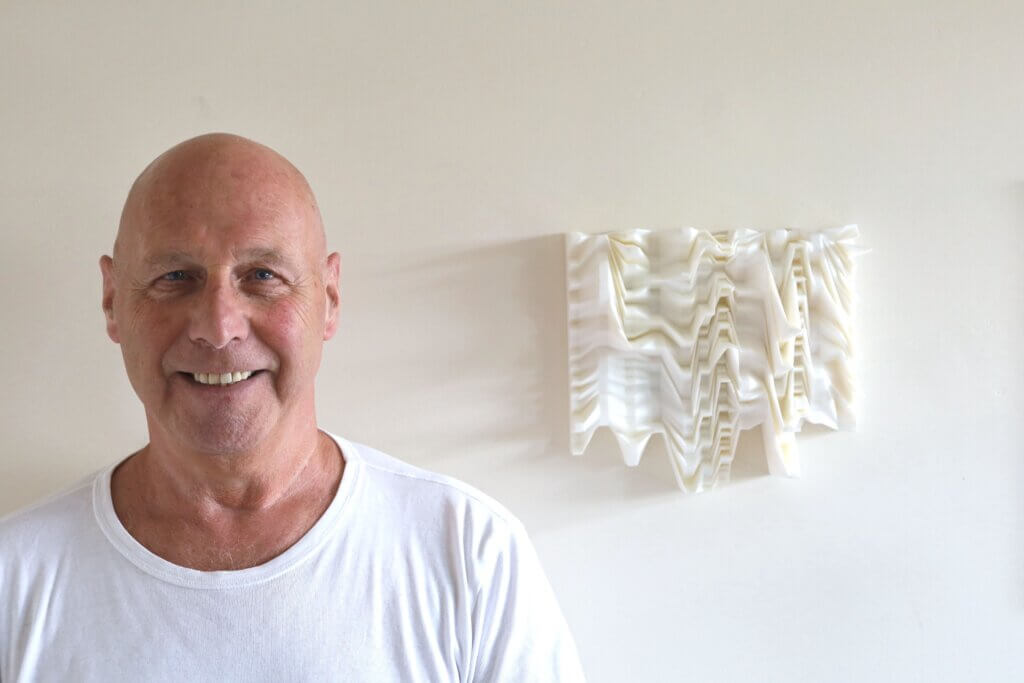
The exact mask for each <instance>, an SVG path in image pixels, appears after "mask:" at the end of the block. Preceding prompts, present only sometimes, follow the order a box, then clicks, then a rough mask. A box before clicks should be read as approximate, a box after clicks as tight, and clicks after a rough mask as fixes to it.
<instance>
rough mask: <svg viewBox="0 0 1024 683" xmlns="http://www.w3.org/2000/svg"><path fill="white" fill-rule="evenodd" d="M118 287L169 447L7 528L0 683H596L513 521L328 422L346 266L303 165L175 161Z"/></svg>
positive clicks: (140, 187)
mask: <svg viewBox="0 0 1024 683" xmlns="http://www.w3.org/2000/svg"><path fill="white" fill-rule="evenodd" d="M100 269H101V271H102V275H103V311H104V314H105V316H106V325H107V333H108V335H109V336H110V338H111V339H112V340H113V341H114V342H116V343H118V344H120V347H121V352H122V355H123V357H124V363H125V368H126V370H127V373H128V378H129V380H130V381H131V384H132V387H133V388H134V390H135V392H136V393H137V394H138V396H139V398H140V400H141V401H142V403H143V406H144V407H145V412H146V420H147V425H148V430H149V443H148V444H147V445H146V446H145V447H143V448H142V449H141V450H139V451H138V452H136V453H134V454H133V455H131V456H129V457H127V458H126V459H124V460H122V461H121V462H120V463H119V464H117V465H115V466H112V467H110V468H108V469H106V470H104V471H102V472H100V473H99V474H98V475H96V476H94V477H90V478H89V479H88V480H87V481H86V482H84V483H82V484H81V485H79V486H77V487H75V488H74V489H72V490H71V491H69V492H67V493H64V494H62V495H60V496H57V497H55V498H53V499H51V500H49V501H46V502H44V503H42V504H39V505H37V506H35V507H34V508H31V509H29V510H27V511H23V512H20V513H16V514H14V515H12V516H10V517H8V518H7V519H5V520H3V521H2V522H0V605H2V612H0V681H3V682H5V683H6V682H13V681H29V680H45V681H51V680H73V681H99V680H103V681H165V680H166V681H172V680H173V681H254V680H265V681H327V680H344V681H520V680H522V681H554V680H559V681H566V680H581V679H582V674H581V672H580V668H579V662H578V658H577V655H576V651H575V647H574V645H573V642H572V639H571V637H570V635H569V633H568V631H567V628H566V626H565V622H564V620H563V618H562V616H561V614H560V612H559V610H558V607H557V605H556V603H555V600H554V598H553V596H552V594H551V590H550V587H549V586H548V584H547V581H546V579H545V578H544V576H543V573H542V572H541V569H540V567H539V563H538V561H537V557H536V555H535V553H534V551H533V548H532V547H531V545H530V543H529V541H528V540H527V538H526V535H525V532H524V531H523V528H522V526H521V525H520V523H519V522H518V521H517V520H516V519H515V518H514V517H512V515H510V514H509V513H508V512H507V511H506V510H504V509H503V508H502V507H501V506H500V505H498V504H497V503H495V502H493V501H492V500H490V499H489V498H487V497H486V496H484V495H482V494H480V493H479V492H477V491H475V490H474V489H472V488H470V487H468V486H466V485H464V484H462V483H460V482H457V481H454V480H452V479H450V478H447V477H443V476H440V475H435V474H431V473H429V472H425V471H423V470H420V469H417V468H414V467H411V466H408V465H405V464H403V463H401V462H399V461H398V460H395V459H393V458H391V457H389V456H387V455H385V454H383V453H380V452H378V451H376V450H373V449H371V448H368V447H366V446H362V445H356V444H353V443H350V442H348V441H346V440H345V439H342V438H340V437H337V436H332V435H329V434H327V433H325V432H324V431H321V430H320V429H319V428H318V427H317V423H316V418H315V406H314V390H313V389H314V378H315V375H316V372H317V369H318V367H319V364H320V357H321V350H322V346H323V342H324V341H326V340H327V339H330V338H331V336H332V335H333V334H334V332H335V330H336V328H337V324H338V308H339V299H340V295H339V289H338V271H339V256H338V254H337V253H332V254H328V253H327V249H326V242H325V237H324V231H323V226H322V224H321V219H320V214H319V210H318V208H317V204H316V200H315V198H314V197H313V193H312V191H311V190H310V188H309V185H308V184H307V183H306V180H305V178H303V176H302V174H301V173H299V171H298V170H297V169H296V168H295V167H294V166H292V165H291V164H290V163H289V162H288V161H287V160H285V159H284V158H283V157H281V156H279V155H278V154H276V153H275V152H273V151H272V150H270V149H268V148H266V147H263V146H262V145H259V144H256V143H254V142H252V141H249V140H246V139H244V138H239V137H236V136H231V135H223V134H216V135H206V136H202V137H199V138H194V139H192V140H188V141H186V142H184V143H181V144H180V145H178V146H176V147H173V148H172V149H170V150H168V151H167V152H165V153H164V154H163V155H161V156H160V157H158V158H157V159H156V160H155V161H154V162H153V163H152V164H150V165H149V167H147V168H146V169H145V170H144V171H143V172H142V174H141V175H140V176H139V178H138V179H137V180H136V181H135V184H134V185H133V186H132V188H131V191H130V192H129V195H128V199H127V201H126V203H125V207H124V211H123V214H122V217H121V224H120V228H119V230H118V234H117V239H116V240H115V243H114V250H113V258H111V257H108V256H104V257H103V258H102V259H101V260H100Z"/></svg>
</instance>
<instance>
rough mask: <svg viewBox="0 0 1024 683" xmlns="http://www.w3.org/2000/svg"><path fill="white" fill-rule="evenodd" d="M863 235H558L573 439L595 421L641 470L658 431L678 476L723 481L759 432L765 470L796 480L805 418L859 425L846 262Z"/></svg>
mask: <svg viewBox="0 0 1024 683" xmlns="http://www.w3.org/2000/svg"><path fill="white" fill-rule="evenodd" d="M857 236H858V232H857V226H855V225H849V226H846V227H843V228H835V229H832V230H827V231H824V232H819V233H810V234H808V233H801V232H797V231H794V230H776V231H774V232H767V233H762V232H756V231H753V230H740V231H736V232H732V233H716V234H711V233H709V232H705V231H701V230H695V229H692V228H686V229H681V230H665V231H651V230H631V231H628V232H617V233H609V234H605V235H585V234H583V233H570V234H569V235H567V237H566V278H567V282H566V284H567V289H568V320H569V385H570V388H569V396H570V422H571V434H572V436H571V442H572V451H573V453H574V454H577V455H579V454H582V453H583V451H584V450H585V449H586V447H587V444H588V443H589V442H590V439H591V437H592V436H593V434H594V430H596V429H597V428H598V427H599V426H607V427H609V428H610V429H611V430H612V432H613V433H614V434H615V437H616V438H617V439H618V441H619V445H620V447H621V449H622V454H623V457H624V458H625V461H626V464H627V465H636V464H638V463H639V462H640V456H641V454H642V453H643V451H644V448H645V447H646V445H647V442H648V441H649V440H650V438H651V436H652V435H654V434H662V435H664V438H665V442H666V444H667V446H668V452H669V454H670V457H671V459H672V465H673V470H674V471H675V475H676V481H677V482H678V483H679V486H680V488H682V489H683V490H685V491H701V490H704V489H706V488H710V487H713V486H715V485H716V484H718V483H721V482H724V481H727V480H728V476H729V468H730V465H731V464H732V459H733V455H734V454H735V451H736V444H737V441H738V439H739V433H740V431H742V430H745V429H751V428H753V427H757V426H759V425H761V426H762V429H761V432H762V434H763V436H764V447H765V453H766V455H767V458H768V468H769V472H771V473H772V474H784V475H790V476H793V475H796V474H798V473H799V464H798V462H797V457H796V451H795V443H794V435H795V434H796V432H798V431H799V430H800V428H801V426H802V425H803V424H804V423H805V422H811V423H815V424H820V425H825V426H827V427H830V428H832V429H852V428H853V426H854V410H853V378H852V373H851V367H850V365H851V353H852V348H851V314H852V307H853V292H852V268H853V261H852V257H853V256H854V255H855V254H856V253H857V252H858V251H860V249H859V248H858V247H857V246H855V245H854V241H855V240H856V238H857Z"/></svg>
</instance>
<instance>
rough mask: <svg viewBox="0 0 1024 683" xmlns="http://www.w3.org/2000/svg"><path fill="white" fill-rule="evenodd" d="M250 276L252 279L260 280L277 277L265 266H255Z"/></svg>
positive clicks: (265, 280)
mask: <svg viewBox="0 0 1024 683" xmlns="http://www.w3.org/2000/svg"><path fill="white" fill-rule="evenodd" d="M252 276H253V278H254V279H256V280H259V281H261V282H270V281H271V280H273V279H274V278H276V277H277V275H275V274H274V272H273V271H271V270H267V269H266V268H257V269H256V270H254V271H252Z"/></svg>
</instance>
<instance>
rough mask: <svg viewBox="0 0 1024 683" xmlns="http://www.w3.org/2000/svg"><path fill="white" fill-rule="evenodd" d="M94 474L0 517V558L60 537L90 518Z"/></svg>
mask: <svg viewBox="0 0 1024 683" xmlns="http://www.w3.org/2000/svg"><path fill="white" fill-rule="evenodd" d="M96 476H97V474H95V473H94V474H91V475H89V476H88V477H86V478H85V479H82V480H81V481H79V482H77V483H75V484H74V485H72V486H70V487H68V488H66V489H63V490H61V491H59V492H57V493H54V494H52V495H50V496H47V497H46V498H44V499H42V500H40V501H38V502H36V503H33V504H32V505H29V506H27V507H24V508H21V509H20V510H15V511H14V512H11V513H9V514H7V515H5V516H3V517H0V558H2V557H4V556H6V555H8V554H9V553H11V552H17V551H18V550H19V547H21V546H24V545H25V544H27V543H32V544H35V543H37V542H39V541H43V540H46V539H50V538H54V537H55V536H56V537H61V536H63V534H62V532H73V530H74V529H75V528H76V527H79V526H81V524H82V523H83V521H88V520H91V519H92V489H93V481H94V480H95V478H96Z"/></svg>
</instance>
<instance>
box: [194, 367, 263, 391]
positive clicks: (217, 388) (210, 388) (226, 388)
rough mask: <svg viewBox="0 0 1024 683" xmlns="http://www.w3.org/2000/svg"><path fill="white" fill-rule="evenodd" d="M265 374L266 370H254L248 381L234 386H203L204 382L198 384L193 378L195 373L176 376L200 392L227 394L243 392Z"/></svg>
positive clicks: (234, 383)
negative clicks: (228, 392)
mask: <svg viewBox="0 0 1024 683" xmlns="http://www.w3.org/2000/svg"><path fill="white" fill-rule="evenodd" d="M265 372H266V370H253V371H252V374H251V375H249V377H248V379H243V380H241V381H239V382H233V383H232V384H203V383H202V382H197V381H196V380H195V378H194V377H193V376H192V374H193V373H191V372H184V371H181V372H177V373H175V374H176V375H177V376H178V377H180V378H181V379H182V381H184V382H185V383H186V384H188V385H190V386H192V387H194V388H196V389H198V390H200V391H210V392H227V391H241V390H242V389H245V388H246V386H248V385H250V384H252V383H253V380H255V379H256V378H258V377H260V376H262V375H263V374H264V373H265Z"/></svg>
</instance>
